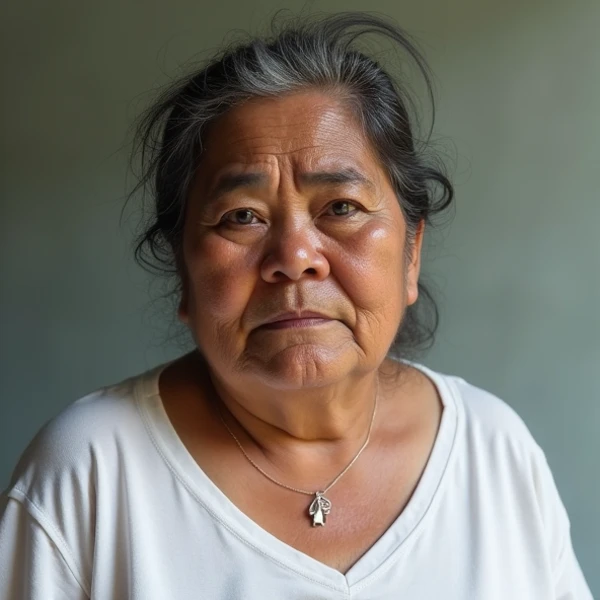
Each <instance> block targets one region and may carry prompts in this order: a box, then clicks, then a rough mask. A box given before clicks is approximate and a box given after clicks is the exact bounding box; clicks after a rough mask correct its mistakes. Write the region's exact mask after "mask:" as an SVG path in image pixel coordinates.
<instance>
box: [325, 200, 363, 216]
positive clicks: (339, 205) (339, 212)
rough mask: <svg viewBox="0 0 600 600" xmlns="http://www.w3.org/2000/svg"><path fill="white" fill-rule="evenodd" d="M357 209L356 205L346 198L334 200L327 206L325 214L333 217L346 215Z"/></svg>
mask: <svg viewBox="0 0 600 600" xmlns="http://www.w3.org/2000/svg"><path fill="white" fill-rule="evenodd" d="M357 210H358V207H357V206H356V205H355V204H354V203H352V202H349V201H348V200H336V201H335V202H332V203H331V204H330V205H329V206H328V207H327V214H328V215H332V216H334V217H347V216H349V215H352V214H354V213H355V212H356V211H357Z"/></svg>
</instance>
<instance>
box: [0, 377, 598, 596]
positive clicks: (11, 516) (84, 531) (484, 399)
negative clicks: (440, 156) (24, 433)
mask: <svg viewBox="0 0 600 600" xmlns="http://www.w3.org/2000/svg"><path fill="white" fill-rule="evenodd" d="M164 366H165V365H162V366H160V367H157V368H155V369H153V370H151V371H149V372H148V373H146V374H144V375H141V376H138V377H135V378H132V379H129V380H126V381H124V382H122V383H120V384H118V385H114V386H111V387H107V388H104V389H102V390H100V391H98V392H95V393H93V394H91V395H89V396H86V397H85V398H82V399H80V400H78V401H77V402H75V403H73V404H71V405H70V406H69V407H67V409H66V410H64V411H63V412H62V413H61V414H60V415H58V416H57V417H56V418H55V419H53V420H52V421H51V422H50V423H49V424H47V425H46V426H45V427H44V428H43V429H42V430H41V431H40V433H39V434H38V435H37V436H36V437H35V438H34V440H33V441H32V443H31V444H30V446H29V447H28V449H27V450H26V451H25V453H24V455H23V456H22V458H21V461H20V462H19V464H18V466H17V468H16V471H15V474H14V476H13V479H12V482H11V484H10V486H9V488H8V489H7V490H6V492H5V493H4V494H3V495H2V497H1V498H2V500H1V502H0V598H1V599H2V600H8V599H10V600H21V599H25V598H27V599H33V600H54V599H60V600H62V599H68V600H71V599H80V598H94V599H98V600H126V599H132V600H138V599H139V600H171V599H172V600H175V599H176V600H188V599H189V600H192V599H194V600H198V599H213V598H214V599H228V600H232V599H243V600H259V599H260V600H265V599H269V600H270V599H277V600H279V599H285V600H309V599H310V600H316V599H320V600H334V599H336V600H341V599H353V600H359V599H360V600H367V599H368V600H379V599H381V600H383V599H392V598H398V599H402V600H428V599H439V598H444V599H456V600H471V599H478V600H481V599H483V600H507V599H509V598H510V600H536V599H538V598H539V599H544V600H549V599H556V600H558V599H560V600H567V599H569V600H571V599H572V600H588V599H591V598H592V596H591V593H590V591H589V589H588V587H587V585H586V583H585V580H584V577H583V575H582V573H581V570H580V568H579V565H578V563H577V559H576V558H575V555H574V553H573V549H572V546H571V539H570V533H569V520H568V517H567V514H566V512H565V509H564V507H563V504H562V503H561V500H560V498H559V495H558V492H557V490H556V487H555V484H554V481H553V478H552V475H551V472H550V470H549V468H548V465H547V463H546V459H545V457H544V454H543V452H542V450H541V449H540V448H539V447H538V446H537V444H536V443H535V442H534V440H533V439H532V436H531V434H530V433H529V431H528V430H527V428H526V427H525V425H524V424H523V422H522V421H521V420H520V418H519V417H518V416H517V415H516V414H515V413H514V411H513V410H512V409H511V408H509V407H508V405H506V404H505V403H504V402H502V401H501V400H499V399H497V398H496V397H494V396H492V395H491V394H489V393H487V392H485V391H483V390H480V389H478V388H476V387H473V386H472V385H469V384H468V383H466V382H465V381H464V380H462V379H459V378H456V377H450V376H447V375H442V374H439V373H435V372H433V371H431V370H429V369H426V368H425V367H422V366H419V365H415V366H416V367H418V368H420V369H422V370H423V371H424V372H425V373H426V374H427V375H428V376H429V377H430V378H431V379H432V380H433V381H434V383H435V384H436V386H437V388H438V391H439V394H440V396H441V399H442V402H443V405H444V410H443V414H442V421H441V424H440V428H439V431H438V434H437V437H436V441H435V444H434V447H433V450H432V453H431V456H430V458H429V461H428V463H427V466H426V468H425V471H424V473H423V476H422V478H421V480H420V482H419V484H418V486H417V488H416V490H415V492H414V494H413V496H412V497H411V499H410V501H409V503H408V505H407V506H406V508H405V509H404V511H403V512H402V514H401V515H400V516H399V517H398V518H397V519H396V521H395V522H394V523H393V524H392V526H391V527H390V528H389V529H388V530H387V531H386V532H385V533H384V534H383V536H382V537H381V538H379V540H378V541H377V542H376V543H375V544H374V545H373V546H372V547H371V548H370V550H368V551H367V552H366V554H364V555H363V556H362V558H360V560H359V561H358V562H357V563H356V564H355V565H354V566H353V567H352V568H351V569H350V570H349V571H348V572H347V573H346V574H345V575H344V574H342V573H340V572H339V571H336V570H334V569H332V568H330V567H328V566H326V565H324V564H322V563H320V562H318V561H317V560H315V559H313V558H311V557H309V556H307V555H305V554H303V553H302V552H300V551H298V550H295V549H294V548H292V547H291V546H288V545H287V544H285V543H283V542H282V541H280V540H278V539H277V538H275V537H274V536H272V535H271V534H269V533H268V532H267V531H265V530H264V529H262V528H261V527H259V526H258V525H257V524H256V523H255V522H254V521H252V520H251V519H250V518H249V517H247V516H246V515H245V514H244V513H242V512H241V511H240V510H239V509H237V508H236V507H235V506H234V505H233V504H232V503H231V502H230V501H229V499H228V498H227V497H226V496H225V495H224V494H223V493H222V492H221V491H220V490H219V489H218V488H217V487H216V486H215V484H213V483H212V481H211V480H210V479H209V478H208V477H207V476H206V474H205V473H204V472H203V471H202V470H201V469H200V467H199V466H198V464H197V463H196V462H195V461H194V459H193V458H192V456H191V455H190V454H189V453H188V451H187V450H186V448H185V446H184V445H183V443H182V441H181V440H180V438H179V437H178V436H177V434H176V432H175V430H174V428H173V427H172V425H171V423H170V421H169V419H168V417H167V414H166V412H165V410H164V407H163V404H162V402H161V399H160V396H159V393H158V376H159V374H160V371H161V370H162V369H163V368H164ZM223 468H226V465H223ZM390 477H393V473H390ZM323 533H324V534H325V535H327V530H326V528H325V529H324V530H323Z"/></svg>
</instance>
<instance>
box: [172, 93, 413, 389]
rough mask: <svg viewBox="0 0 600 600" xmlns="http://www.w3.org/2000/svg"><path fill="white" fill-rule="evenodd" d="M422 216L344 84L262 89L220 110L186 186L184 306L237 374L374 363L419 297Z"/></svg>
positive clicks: (304, 380)
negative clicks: (412, 227) (417, 220)
mask: <svg viewBox="0 0 600 600" xmlns="http://www.w3.org/2000/svg"><path fill="white" fill-rule="evenodd" d="M421 239H422V228H420V229H419V232H418V233H417V236H416V238H415V241H414V242H413V243H412V245H411V246H410V247H409V249H408V250H409V252H408V253H406V252H405V242H406V224H405V221H404V218H403V215H402V212H401V209H400V207H399V205H398V201H397V199H396V197H395V195H394V192H393V190H392V187H391V185H390V183H389V181H388V179H387V176H386V175H385V173H384V171H383V169H382V168H381V166H380V165H379V163H378V160H377V159H376V157H375V155H374V151H373V149H372V148H371V147H370V144H369V143H368V142H367V140H366V139H365V137H364V136H363V134H362V132H361V130H360V127H359V126H358V124H357V123H355V121H354V120H353V118H352V116H351V114H350V113H349V111H348V110H347V109H346V108H344V106H343V104H342V103H341V102H340V101H339V100H337V99H336V98H335V97H333V96H331V95H328V94H326V93H323V92H317V91H311V92H302V93H297V94H293V95H288V96H284V97H282V98H278V99H259V100H252V101H250V102H247V103H245V104H244V105H241V106H239V107H237V108H234V109H232V110H231V111H229V112H228V113H226V114H225V115H224V116H222V117H221V118H220V119H219V120H218V121H217V122H216V123H214V124H213V126H212V127H211V129H210V130H209V131H208V133H207V136H206V140H205V150H204V155H203V158H202V161H201V164H200V165H199V168H198V171H197V175H196V178H195V181H194V183H193V185H192V188H191V191H190V195H189V198H188V206H187V212H186V217H185V226H184V235H183V272H182V274H181V275H182V283H183V293H182V298H181V304H180V309H179V316H180V318H181V319H182V320H183V321H184V322H185V323H186V324H187V325H188V326H189V327H190V329H191V331H192V333H193V335H194V338H195V340H196V343H197V345H198V347H199V349H200V351H201V352H202V354H203V355H204V356H205V358H206V360H207V362H208V364H209V365H210V367H211V368H212V369H213V371H214V372H215V373H216V374H217V376H219V377H221V378H224V379H225V380H227V381H229V382H231V383H232V384H233V383H234V379H235V381H237V382H238V383H239V384H240V385H242V384H244V385H252V384H256V383H261V384H264V385H268V386H270V387H276V388H280V389H298V388H302V387H307V386H309V387H310V386H321V385H327V384H330V383H335V382H336V381H339V380H341V379H343V378H346V377H348V376H354V375H356V376H360V375H362V374H364V373H366V372H368V371H372V370H373V369H375V368H377V366H378V365H379V364H380V363H381V362H382V361H383V360H384V358H385V355H386V353H387V351H388V350H389V347H390V345H391V343H392V341H393V338H394V336H395V334H396V331H397V329H398V326H399V324H400V321H401V318H402V315H403V313H404V310H405V308H406V306H407V305H409V304H412V303H413V302H415V301H416V299H417V281H418V274H419V273H418V272H419V255H420V248H421Z"/></svg>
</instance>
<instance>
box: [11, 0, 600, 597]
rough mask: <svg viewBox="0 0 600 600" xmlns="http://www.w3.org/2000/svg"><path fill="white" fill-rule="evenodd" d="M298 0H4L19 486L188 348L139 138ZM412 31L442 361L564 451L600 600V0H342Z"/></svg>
mask: <svg viewBox="0 0 600 600" xmlns="http://www.w3.org/2000/svg"><path fill="white" fill-rule="evenodd" d="M301 6H302V5H301V3H300V2H299V1H298V2H291V1H288V2H284V3H283V4H281V3H277V2H275V1H267V0H263V1H261V2H245V1H244V0H237V1H234V0H222V1H220V2H217V3H214V2H210V3H209V2H198V1H195V2H194V1H192V0H170V1H169V2H166V1H165V2H141V1H136V2H128V1H116V0H110V1H107V0H105V1H104V2H95V3H91V2H75V1H72V2H64V1H56V2H42V1H41V0H34V1H32V2H16V0H13V1H9V2H7V3H4V5H3V8H2V9H1V10H2V13H3V14H2V16H1V18H0V40H1V42H0V44H1V45H2V59H1V61H2V88H3V91H2V94H1V95H0V103H1V104H0V107H1V112H0V114H1V117H0V118H1V120H2V121H1V125H2V131H1V138H2V141H1V167H0V168H1V179H0V181H1V188H0V191H1V194H2V200H1V213H0V228H1V235H0V269H1V278H0V281H1V284H0V285H1V288H0V327H1V345H0V369H1V374H0V377H1V379H0V403H1V404H0V411H1V412H0V487H3V486H4V485H5V484H6V483H7V481H8V477H9V473H10V471H11V469H12V467H13V466H14V463H15V461H16V460H17V457H18V455H19V454H20V452H21V451H22V450H23V448H24V446H25V445H26V443H27V442H28V440H29V439H30V438H31V436H32V435H33V434H34V433H35V431H36V430H37V429H38V428H39V427H40V426H41V425H42V424H43V423H44V422H45V421H46V420H47V419H49V418H50V417H51V416H52V415H54V414H56V413H57V412H58V411H59V410H60V409H61V408H63V407H64V406H66V404H68V403H69V402H71V401H72V400H74V399H75V398H77V397H78V396H80V395H82V394H84V393H85V392H87V391H90V390H92V389H94V388H96V387H98V386H100V385H102V384H105V383H109V382H113V381H116V380H118V379H120V378H122V377H125V376H127V375H131V374H133V373H135V372H138V371H140V370H142V369H145V368H146V367H149V366H151V365H153V364H155V363H158V362H160V361H163V360H165V359H166V358H169V357H173V356H175V355H176V354H177V353H179V352H181V351H182V346H181V343H180V342H178V341H177V339H173V336H172V333H173V328H172V327H171V326H170V325H169V323H170V322H171V321H172V318H171V316H170V315H169V314H166V312H167V310H168V307H165V306H164V305H162V304H160V303H158V302H156V301H154V302H151V301H150V300H149V298H150V297H153V298H156V297H157V296H158V295H159V293H160V289H159V288H157V287H156V286H154V287H152V285H151V284H150V283H149V278H148V277H146V276H145V275H144V274H143V273H141V272H140V271H139V269H138V268H137V267H136V266H135V265H134V264H133V261H132V258H131V252H130V243H131V242H130V240H131V227H130V225H131V221H127V220H125V221H124V222H123V223H122V224H119V218H120V211H121V207H122V203H123V195H124V193H125V191H126V189H127V186H128V185H130V184H131V179H129V180H127V179H126V166H127V165H126V161H127V156H126V148H124V147H123V146H124V144H125V141H126V132H127V129H128V127H129V126H130V124H131V121H132V118H133V116H134V115H135V114H136V112H137V111H138V110H139V109H140V108H141V107H142V106H143V105H144V104H145V102H146V101H147V99H148V95H147V92H148V91H149V90H151V89H152V88H153V87H154V86H156V85H157V84H160V83H163V82H165V81H166V80H167V78H168V76H169V75H170V74H173V73H174V72H175V70H176V69H177V67H178V65H179V64H181V63H182V62H184V61H186V60H187V59H188V58H189V57H190V56H191V55H193V54H196V53H198V52H199V51H201V50H206V49H209V50H210V49H211V48H214V47H215V46H217V45H218V43H219V42H220V40H221V39H222V37H223V36H224V35H225V34H226V33H227V32H228V31H229V30H231V29H234V28H248V27H250V28H254V29H256V28H257V27H260V26H261V25H262V24H263V23H264V21H265V18H266V17H267V16H269V15H271V14H272V13H273V11H274V10H275V9H277V8H282V7H284V8H292V9H298V8H300V7H301ZM308 8H310V9H311V10H326V11H332V10H343V9H357V10H376V11H381V12H384V13H387V14H390V15H392V16H393V17H395V18H396V19H397V20H399V21H400V22H401V23H403V24H404V26H405V27H406V28H408V29H409V30H411V31H412V32H413V33H414V34H415V35H416V36H417V38H418V39H420V41H421V43H422V46H423V48H424V50H425V53H426V55H427V57H428V59H429V60H430V62H431V65H432V67H433V69H434V71H435V73H436V78H437V89H438V97H439V119H438V127H437V134H438V138H441V140H442V141H443V142H444V140H445V145H446V147H448V145H449V144H448V142H449V140H451V141H452V142H453V143H454V146H455V149H454V150H452V149H450V150H451V151H452V152H454V155H455V157H457V159H456V161H455V162H456V164H455V166H454V167H453V173H454V180H455V182H456V188H457V209H456V217H455V219H454V221H453V223H452V225H451V227H449V228H447V229H445V230H444V232H443V234H442V235H436V236H435V237H434V238H433V239H434V241H435V243H433V244H430V246H431V247H430V249H429V251H428V253H427V254H428V261H427V267H426V270H427V272H428V273H429V274H430V275H431V277H432V278H433V280H434V281H435V283H436V286H437V288H438V289H439V292H440V301H441V305H442V318H443V321H442V327H441V330H440V334H439V339H438V343H437V345H436V347H435V348H434V350H433V351H432V352H431V353H430V354H429V356H428V357H427V358H426V359H425V361H426V362H427V363H429V364H430V365H432V366H433V367H435V368H438V369H440V370H444V371H446V372H452V373H457V374H460V375H462V376H463V377H465V378H467V379H469V380H470V381H472V382H474V383H476V384H478V385H480V386H482V387H485V388H487V389H489V390H491V391H493V392H494V393H496V394H497V395H499V396H501V397H502V398H504V399H505V400H506V401H508V402H509V403H510V404H511V405H512V406H513V407H515V408H516V410H517V411H518V412H519V413H520V414H521V416H522V417H523V418H524V419H525V421H526V422H527V424H528V425H529V427H530V429H531V430H532V432H533V434H534V436H535V437H536V439H537V440H538V441H539V443H540V444H541V445H542V447H543V448H544V449H545V450H546V453H547V455H548V459H549V462H550V464H551V466H552V468H553V471H554V474H555V478H556V480H557V483H558V486H559V489H560V492H561V495H562V497H563V500H564V502H565V504H566V506H567V508H568V510H569V513H570V516H571V520H572V532H573V539H574V544H575V548H576V551H577V553H578V556H579V558H580V562H581V564H582V567H583V569H584V571H585V573H586V576H587V578H588V580H589V582H590V585H591V586H592V588H593V589H594V590H595V592H596V594H598V595H600V573H599V571H598V568H597V567H598V566H599V565H600V549H599V543H600V519H599V518H598V507H600V491H599V487H600V486H599V483H598V480H599V474H600V469H599V468H598V462H599V459H600V443H599V441H598V437H597V429H598V425H599V422H600V409H599V408H598V404H599V400H600V377H599V375H598V372H599V371H600V317H599V311H600V225H599V223H600V194H599V193H598V172H599V167H600V164H599V152H598V145H599V144H598V143H599V140H600V35H598V31H599V30H600V2H598V0H571V1H570V2H565V1H563V0H521V1H517V0H503V1H500V0H495V1H490V0H452V1H449V0H396V1H394V0H370V1H369V2H366V1H362V2H360V1H351V0H345V1H344V2H342V1H337V0H327V1H326V0H323V1H320V2H319V1H315V2H312V3H310V4H309V5H308Z"/></svg>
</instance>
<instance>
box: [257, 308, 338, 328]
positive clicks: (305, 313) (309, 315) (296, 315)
mask: <svg viewBox="0 0 600 600" xmlns="http://www.w3.org/2000/svg"><path fill="white" fill-rule="evenodd" d="M293 319H331V317H329V316H327V315H324V314H323V313H320V312H316V311H314V310H298V311H286V312H284V313H279V314H277V315H275V316H273V317H270V318H269V319H267V320H266V321H264V322H263V323H262V324H263V325H268V324H269V323H277V322H278V321H291V320H293Z"/></svg>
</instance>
